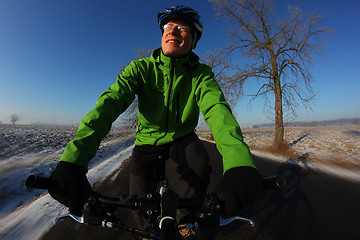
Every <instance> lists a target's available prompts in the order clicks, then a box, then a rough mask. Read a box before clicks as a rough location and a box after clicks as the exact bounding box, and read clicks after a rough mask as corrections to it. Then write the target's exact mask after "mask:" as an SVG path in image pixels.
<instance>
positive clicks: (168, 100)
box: [154, 57, 175, 146]
mask: <svg viewBox="0 0 360 240" xmlns="http://www.w3.org/2000/svg"><path fill="white" fill-rule="evenodd" d="M174 63H175V58H173V57H172V58H171V66H170V86H169V92H168V95H167V101H166V115H165V134H164V135H163V136H161V137H159V138H158V139H157V140H156V141H155V142H154V145H155V146H156V144H157V143H158V142H159V141H160V140H161V139H163V138H164V137H165V136H166V135H167V134H168V132H169V114H170V106H169V105H170V97H171V91H172V87H173V84H174V74H175V67H174V65H175V64H174Z"/></svg>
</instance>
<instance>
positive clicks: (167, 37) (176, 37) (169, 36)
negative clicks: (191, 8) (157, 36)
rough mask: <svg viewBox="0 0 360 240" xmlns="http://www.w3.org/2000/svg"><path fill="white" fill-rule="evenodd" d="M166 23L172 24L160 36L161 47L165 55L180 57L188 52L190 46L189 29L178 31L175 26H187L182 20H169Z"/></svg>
mask: <svg viewBox="0 0 360 240" xmlns="http://www.w3.org/2000/svg"><path fill="white" fill-rule="evenodd" d="M167 24H168V25H170V26H172V28H170V29H169V30H164V33H163V35H162V38H161V48H162V50H163V52H164V54H165V55H166V56H169V57H181V56H184V55H185V54H187V53H189V51H190V49H194V48H195V46H194V47H192V42H193V37H192V35H191V31H190V30H187V31H180V30H179V29H178V28H177V26H179V25H183V26H188V25H187V24H186V22H184V21H182V20H170V21H169V22H168V23H167Z"/></svg>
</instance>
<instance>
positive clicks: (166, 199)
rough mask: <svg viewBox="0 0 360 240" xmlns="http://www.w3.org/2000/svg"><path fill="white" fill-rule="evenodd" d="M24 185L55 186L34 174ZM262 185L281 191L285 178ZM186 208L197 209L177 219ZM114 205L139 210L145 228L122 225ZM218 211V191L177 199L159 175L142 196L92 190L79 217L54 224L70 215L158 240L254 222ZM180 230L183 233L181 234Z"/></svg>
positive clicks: (91, 222) (61, 217)
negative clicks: (150, 190)
mask: <svg viewBox="0 0 360 240" xmlns="http://www.w3.org/2000/svg"><path fill="white" fill-rule="evenodd" d="M25 186H26V187H27V188H39V189H49V188H50V189H51V188H53V187H55V185H54V183H53V182H52V181H51V179H49V178H46V177H40V176H36V175H30V176H29V177H28V178H27V179H26V181H25ZM263 186H264V189H267V190H281V189H283V187H284V186H285V181H284V179H283V178H281V177H279V176H271V177H266V178H263ZM189 207H191V208H195V209H197V210H196V211H194V212H192V213H191V214H189V215H188V216H186V217H185V218H184V219H182V220H181V221H177V220H176V219H177V215H176V214H177V210H178V209H182V208H189ZM118 208H125V209H133V210H139V211H140V212H141V213H142V214H143V216H144V217H145V218H146V220H147V221H148V223H149V225H150V228H149V230H146V231H144V230H139V229H136V228H132V227H129V226H126V225H125V224H123V223H122V222H121V221H120V219H119V217H118V216H116V214H115V213H114V212H115V210H116V209H118ZM222 213H223V203H222V201H221V196H220V194H219V193H218V192H212V193H208V194H207V195H206V196H204V197H203V198H200V199H179V197H178V195H177V194H176V193H174V192H173V191H172V190H171V188H170V187H169V185H168V182H167V179H166V178H163V179H162V181H161V182H160V184H159V187H158V190H157V191H156V192H155V193H149V194H147V195H146V196H144V197H142V198H138V197H136V196H128V195H124V196H122V197H119V198H116V197H109V196H104V195H101V194H100V193H97V192H93V193H92V195H91V197H90V198H89V199H88V201H87V202H86V203H85V205H84V209H83V216H76V215H74V214H70V213H68V214H65V215H62V216H59V217H57V218H56V219H55V223H59V222H60V221H62V220H63V219H65V218H72V219H73V220H75V221H76V222H78V223H81V224H89V225H100V226H102V227H105V228H118V229H123V230H126V231H128V232H131V233H132V234H133V235H134V238H136V236H141V237H145V238H147V239H160V240H164V239H166V240H171V239H184V238H185V237H186V234H187V233H188V235H193V234H194V233H195V236H196V233H197V232H198V231H199V229H204V228H211V227H215V226H219V227H223V226H226V225H228V224H230V223H231V222H233V221H242V222H245V223H247V224H249V226H250V227H255V222H254V221H253V220H251V219H247V218H243V217H240V216H235V217H232V218H228V219H225V218H223V217H222V216H221V215H222ZM180 233H183V236H182V235H181V234H180ZM184 233H185V234H184ZM197 239H199V238H197Z"/></svg>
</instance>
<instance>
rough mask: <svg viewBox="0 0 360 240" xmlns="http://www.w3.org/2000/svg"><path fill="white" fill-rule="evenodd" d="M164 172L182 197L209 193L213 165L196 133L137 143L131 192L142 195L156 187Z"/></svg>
mask: <svg viewBox="0 0 360 240" xmlns="http://www.w3.org/2000/svg"><path fill="white" fill-rule="evenodd" d="M164 159H165V164H164V165H163V164H162V160H164ZM164 167H165V169H164ZM164 172H165V175H166V177H167V179H168V182H169V184H170V187H171V188H172V189H173V190H174V191H175V192H176V193H177V194H178V195H179V197H180V198H184V199H189V198H196V197H200V196H202V195H204V194H205V193H206V191H207V187H208V185H209V182H210V173H211V166H210V164H209V157H208V155H207V152H206V150H205V148H204V146H203V145H202V143H201V141H200V139H199V138H198V137H197V135H196V134H195V133H192V134H189V135H186V136H184V137H182V138H180V139H178V140H176V141H174V142H172V143H169V144H165V145H162V146H135V148H134V150H133V154H132V160H131V172H130V195H137V196H138V197H142V196H144V195H145V194H147V193H152V192H154V191H156V188H157V184H158V182H159V181H160V177H161V174H162V173H164ZM137 222H138V224H139V225H142V224H141V223H140V222H139V221H138V220H137ZM139 227H141V226H139Z"/></svg>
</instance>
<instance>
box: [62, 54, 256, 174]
mask: <svg viewBox="0 0 360 240" xmlns="http://www.w3.org/2000/svg"><path fill="white" fill-rule="evenodd" d="M135 95H137V96H138V126H137V130H136V140H135V145H148V144H150V145H162V144H165V143H169V142H171V141H174V140H176V139H178V138H180V137H182V136H184V135H187V134H189V133H191V132H193V131H194V130H195V127H196V126H197V124H198V119H199V110H200V111H201V113H202V114H203V116H204V119H205V121H206V123H207V124H208V125H209V127H210V130H211V132H212V134H213V136H214V139H215V142H216V146H217V148H218V150H219V152H220V153H221V155H222V157H223V167H224V172H225V171H226V170H228V169H230V168H233V167H237V166H252V167H255V166H254V163H253V161H252V158H251V154H250V151H249V149H248V147H247V146H246V144H245V143H244V142H243V137H242V133H241V130H240V127H239V125H238V123H237V121H236V120H235V118H234V117H233V115H232V113H231V110H230V107H229V105H228V103H227V102H226V100H225V98H224V95H223V93H222V91H221V90H220V88H219V86H218V84H217V82H216V81H215V79H214V74H213V72H212V70H211V68H210V67H209V66H207V65H205V64H200V63H199V58H198V57H197V56H196V55H195V54H194V53H191V54H190V55H189V56H187V57H186V58H181V59H176V58H170V57H167V56H165V55H164V54H163V53H162V51H161V49H157V50H155V51H154V52H153V54H152V56H151V57H150V58H142V59H139V60H137V61H133V62H131V63H130V65H129V66H127V67H126V68H125V69H124V70H123V72H122V73H121V74H120V75H119V76H118V77H117V80H116V82H115V83H114V84H113V85H112V86H111V87H110V88H109V89H108V90H106V91H105V92H104V93H103V94H101V95H100V97H99V98H98V100H97V102H96V105H95V108H94V109H93V110H91V111H90V112H89V113H88V114H87V115H86V116H85V117H84V118H83V120H82V121H81V123H80V125H79V129H78V131H77V133H76V135H75V137H74V140H72V141H71V142H69V144H68V145H67V147H66V149H65V151H64V154H63V155H62V157H61V159H60V161H67V162H72V163H74V164H77V165H80V166H82V167H84V168H87V167H88V163H89V161H90V159H91V158H93V157H94V155H95V153H96V151H97V149H98V147H99V145H100V142H101V140H102V139H103V138H104V137H105V136H106V134H107V133H108V132H109V131H110V128H111V125H112V123H113V122H114V121H115V120H116V119H117V118H118V116H119V115H120V114H121V113H122V112H124V111H125V110H126V108H127V107H128V106H129V105H130V104H131V102H132V101H133V100H134V98H135Z"/></svg>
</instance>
